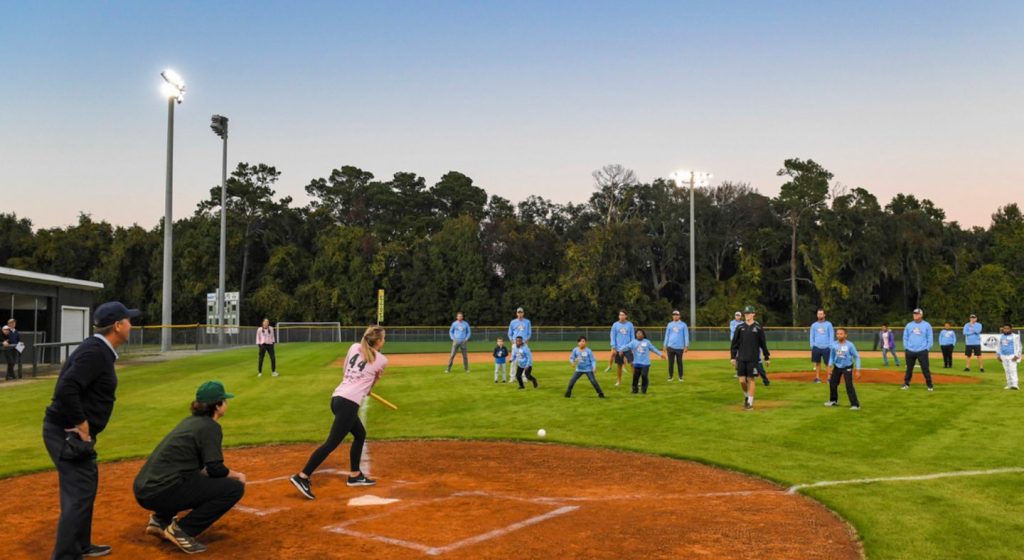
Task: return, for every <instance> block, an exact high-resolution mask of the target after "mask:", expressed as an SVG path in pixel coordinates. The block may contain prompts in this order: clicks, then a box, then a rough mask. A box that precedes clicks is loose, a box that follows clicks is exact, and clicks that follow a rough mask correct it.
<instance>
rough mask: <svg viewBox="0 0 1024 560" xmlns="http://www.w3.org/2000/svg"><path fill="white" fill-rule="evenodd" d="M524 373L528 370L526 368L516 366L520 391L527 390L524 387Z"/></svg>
mask: <svg viewBox="0 0 1024 560" xmlns="http://www.w3.org/2000/svg"><path fill="white" fill-rule="evenodd" d="M524 371H526V368H524V367H522V366H516V382H518V383H519V388H520V389H525V388H526V387H525V386H524V385H523V372H524Z"/></svg>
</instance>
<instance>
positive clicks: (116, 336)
mask: <svg viewBox="0 0 1024 560" xmlns="http://www.w3.org/2000/svg"><path fill="white" fill-rule="evenodd" d="M140 315H141V313H140V312H139V310H138V309H128V308H127V307H125V306H124V305H123V304H122V303H121V302H117V301H112V302H108V303H104V304H103V305H100V306H99V307H97V308H96V311H95V312H94V313H93V327H94V330H95V334H94V335H92V336H90V337H89V338H86V339H85V340H83V341H82V343H81V344H79V345H78V348H77V349H76V350H75V351H74V352H72V353H71V355H70V356H68V358H67V360H66V361H65V362H64V366H63V367H62V368H61V370H60V376H59V377H57V385H56V387H54V389H53V401H52V402H51V403H50V406H49V407H47V408H46V416H45V418H44V419H43V443H45V444H46V452H47V453H49V454H50V459H51V460H52V461H53V464H54V465H55V466H56V467H57V477H58V480H59V481H60V520H59V521H58V522H57V543H56V545H55V546H54V549H53V555H52V556H51V558H53V559H54V560H78V559H79V558H83V557H84V558H90V557H95V556H106V555H107V554H110V550H111V548H110V547H109V546H104V545H96V544H93V543H92V508H93V502H94V501H95V499H96V489H97V486H98V484H99V470H98V469H97V467H96V451H95V450H94V448H93V445H95V441H96V436H98V435H99V433H100V432H102V431H103V429H104V428H105V427H106V426H107V422H108V421H109V420H110V414H111V413H112V412H113V410H114V393H115V391H116V390H117V373H115V371H114V361H116V360H117V347H118V346H120V345H122V344H124V343H125V342H127V341H128V335H129V333H131V330H132V320H133V319H137V318H138V317H139V316H140Z"/></svg>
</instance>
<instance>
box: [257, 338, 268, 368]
mask: <svg viewBox="0 0 1024 560" xmlns="http://www.w3.org/2000/svg"><path fill="white" fill-rule="evenodd" d="M259 348H260V361H259V364H258V365H257V367H256V374H257V375H263V357H264V356H265V355H266V354H267V345H266V344H260V346H259Z"/></svg>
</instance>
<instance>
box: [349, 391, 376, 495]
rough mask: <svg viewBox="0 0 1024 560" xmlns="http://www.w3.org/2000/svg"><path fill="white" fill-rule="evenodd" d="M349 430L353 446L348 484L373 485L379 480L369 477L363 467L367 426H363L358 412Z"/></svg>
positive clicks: (350, 451) (350, 450) (350, 454)
mask: <svg viewBox="0 0 1024 560" xmlns="http://www.w3.org/2000/svg"><path fill="white" fill-rule="evenodd" d="M358 411H359V409H358V408H356V412H357V413H358ZM349 431H350V433H351V434H352V447H351V448H350V449H349V452H348V461H349V467H350V470H351V471H352V475H351V476H349V477H348V482H347V483H346V484H348V485H349V486H373V485H374V484H376V483H377V481H376V480H371V479H370V478H369V477H367V476H366V475H367V473H364V472H363V471H362V467H361V465H362V462H363V447H364V446H365V445H366V428H365V427H364V426H363V422H362V421H361V420H359V415H358V414H356V419H355V422H353V423H352V428H351V429H350V430H349Z"/></svg>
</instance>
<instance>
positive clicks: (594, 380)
mask: <svg viewBox="0 0 1024 560" xmlns="http://www.w3.org/2000/svg"><path fill="white" fill-rule="evenodd" d="M584 375H586V376H587V379H589V380H590V384H591V385H593V386H594V390H595V391H597V394H598V395H604V392H602V391H601V386H600V385H598V384H597V377H595V376H594V372H592V371H577V372H576V373H574V374H572V379H570V380H569V388H568V389H566V390H565V396H567V397H569V396H572V388H573V386H574V385H576V380H578V379H579V378H580V377H583V376H584Z"/></svg>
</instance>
